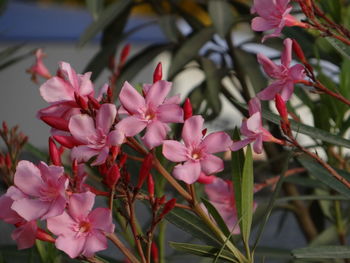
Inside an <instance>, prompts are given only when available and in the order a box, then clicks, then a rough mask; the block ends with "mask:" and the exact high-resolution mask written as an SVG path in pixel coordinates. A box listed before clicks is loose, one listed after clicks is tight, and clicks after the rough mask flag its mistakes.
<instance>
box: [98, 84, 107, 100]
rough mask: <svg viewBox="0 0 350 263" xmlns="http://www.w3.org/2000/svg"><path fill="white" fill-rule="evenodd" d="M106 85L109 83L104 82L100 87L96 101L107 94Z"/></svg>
mask: <svg viewBox="0 0 350 263" xmlns="http://www.w3.org/2000/svg"><path fill="white" fill-rule="evenodd" d="M108 87H109V85H108V84H107V83H106V84H104V85H103V86H102V88H100V90H99V92H98V96H97V100H98V101H101V100H102V99H103V96H104V95H107V91H108Z"/></svg>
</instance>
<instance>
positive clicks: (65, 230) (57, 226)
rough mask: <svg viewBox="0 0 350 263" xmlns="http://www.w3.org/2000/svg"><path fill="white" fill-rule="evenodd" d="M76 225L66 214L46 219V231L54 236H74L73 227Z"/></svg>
mask: <svg viewBox="0 0 350 263" xmlns="http://www.w3.org/2000/svg"><path fill="white" fill-rule="evenodd" d="M76 224H77V222H76V221H74V220H73V219H72V218H71V217H70V216H69V215H68V214H67V213H66V212H63V214H61V215H59V216H55V217H50V218H48V219H47V229H48V230H50V231H51V232H52V233H54V234H55V235H56V236H60V235H63V236H72V235H75V232H74V230H73V229H74V226H75V225H76Z"/></svg>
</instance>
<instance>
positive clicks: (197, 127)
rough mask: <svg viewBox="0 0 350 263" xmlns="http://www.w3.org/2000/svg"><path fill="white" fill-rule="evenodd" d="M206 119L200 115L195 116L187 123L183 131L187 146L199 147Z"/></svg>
mask: <svg viewBox="0 0 350 263" xmlns="http://www.w3.org/2000/svg"><path fill="white" fill-rule="evenodd" d="M203 123H204V119H203V117H202V116H200V115H195V116H192V117H190V118H188V119H187V120H186V121H185V124H184V127H183V129H182V139H183V140H184V142H185V145H186V146H192V145H198V144H199V143H200V142H201V139H202V137H203V134H202V129H203Z"/></svg>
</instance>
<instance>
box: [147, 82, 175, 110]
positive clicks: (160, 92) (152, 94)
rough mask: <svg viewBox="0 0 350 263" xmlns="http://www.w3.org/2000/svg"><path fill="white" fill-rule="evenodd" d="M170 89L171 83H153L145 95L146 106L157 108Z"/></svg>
mask: <svg viewBox="0 0 350 263" xmlns="http://www.w3.org/2000/svg"><path fill="white" fill-rule="evenodd" d="M170 89H171V82H167V81H165V80H160V81H157V82H156V83H154V84H153V85H152V86H151V87H150V88H149V90H148V92H147V94H146V104H147V105H152V106H154V107H157V106H158V105H160V104H162V103H163V102H164V100H165V97H166V96H167V95H168V93H169V91H170Z"/></svg>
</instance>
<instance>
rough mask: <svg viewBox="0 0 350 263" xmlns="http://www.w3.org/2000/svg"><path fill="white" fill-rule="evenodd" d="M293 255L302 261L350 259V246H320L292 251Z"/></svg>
mask: <svg viewBox="0 0 350 263" xmlns="http://www.w3.org/2000/svg"><path fill="white" fill-rule="evenodd" d="M292 255H293V256H294V257H296V258H302V259H323V258H327V259H335V258H350V246H318V247H305V248H298V249H294V250H292Z"/></svg>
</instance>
